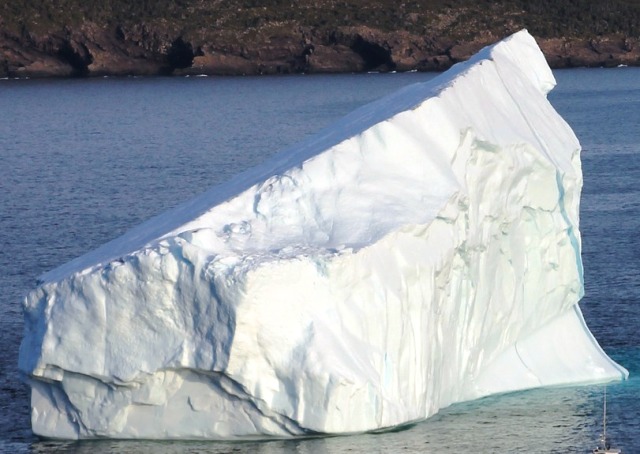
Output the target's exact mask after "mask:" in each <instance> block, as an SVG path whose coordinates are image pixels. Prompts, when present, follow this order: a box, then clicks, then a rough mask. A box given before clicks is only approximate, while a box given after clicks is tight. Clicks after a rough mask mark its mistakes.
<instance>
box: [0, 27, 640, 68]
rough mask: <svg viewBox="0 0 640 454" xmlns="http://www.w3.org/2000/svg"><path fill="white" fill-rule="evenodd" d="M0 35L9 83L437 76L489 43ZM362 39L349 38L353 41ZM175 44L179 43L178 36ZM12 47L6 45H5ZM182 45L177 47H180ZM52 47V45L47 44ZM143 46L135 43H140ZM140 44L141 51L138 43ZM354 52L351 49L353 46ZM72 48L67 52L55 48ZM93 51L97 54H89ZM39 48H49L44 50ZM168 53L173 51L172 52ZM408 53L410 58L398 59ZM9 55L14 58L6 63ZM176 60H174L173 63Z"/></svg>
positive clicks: (565, 44)
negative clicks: (234, 45)
mask: <svg viewBox="0 0 640 454" xmlns="http://www.w3.org/2000/svg"><path fill="white" fill-rule="evenodd" d="M2 37H3V35H0V50H3V52H4V55H5V56H4V60H3V59H2V58H1V56H0V79H7V78H9V79H13V78H20V79H24V78H31V79H35V78H85V77H91V78H93V77H104V76H107V77H120V76H191V77H196V76H243V75H245V76H246V75H263V74H264V75H275V74H318V73H323V74H324V73H335V74H345V73H368V72H382V73H386V72H394V71H395V72H408V71H417V72H432V71H435V72H441V71H444V70H447V69H448V68H450V67H451V66H452V65H454V64H455V63H457V62H460V61H464V60H466V59H467V58H468V57H469V56H470V55H472V54H473V53H475V52H477V51H478V50H479V49H480V48H482V47H484V46H485V45H488V44H490V43H491V42H492V41H491V42H485V41H484V40H476V41H472V42H467V43H464V42H463V43H458V44H455V45H450V46H443V47H442V48H435V49H432V50H431V52H423V53H422V54H419V53H418V52H417V51H415V50H414V51H413V52H409V51H408V50H407V49H410V48H411V43H410V42H408V41H403V42H400V41H398V42H397V43H396V45H395V46H394V47H391V46H389V47H388V49H386V50H385V52H382V51H381V50H380V49H383V47H382V45H380V44H379V43H378V41H382V42H385V43H388V42H389V39H388V38H389V34H386V35H385V36H382V37H381V38H380V39H376V36H375V34H374V35H373V36H372V37H370V41H369V44H368V45H367V46H364V45H363V46H364V47H363V48H358V47H357V46H356V45H354V46H352V47H351V48H350V47H346V46H343V45H338V44H335V45H326V44H323V43H318V44H314V43H313V42H310V43H309V44H307V45H306V47H305V46H297V47H295V46H293V47H292V46H289V45H287V43H289V44H290V42H291V41H294V38H297V37H295V36H291V37H289V39H288V40H286V41H285V43H284V44H282V45H281V46H280V47H274V46H273V45H272V44H271V43H268V47H269V49H268V50H269V53H266V52H265V50H264V48H263V47H264V45H266V44H264V45H263V44H262V43H257V44H256V46H257V47H256V48H254V49H253V50H251V51H249V50H243V51H242V52H244V53H245V55H244V56H243V55H241V54H242V52H240V53H238V52H235V51H234V50H233V49H230V50H228V51H225V52H222V51H206V52H205V51H204V50H203V49H202V48H197V49H196V50H194V49H193V45H192V44H183V45H182V47H183V49H182V52H183V54H181V56H180V57H176V56H175V55H174V56H173V57H171V55H172V54H171V52H172V51H171V49H175V47H176V44H175V41H174V44H173V45H171V46H166V48H167V49H168V50H167V52H165V53H164V54H163V53H154V52H151V53H147V54H144V53H142V52H139V53H136V52H135V50H136V49H135V47H134V48H128V49H127V52H124V51H123V49H122V48H121V45H120V43H118V44H114V45H113V46H112V47H108V46H105V45H104V44H97V43H95V42H94V43H91V42H83V41H79V40H73V39H69V40H60V37H57V36H55V35H49V36H46V37H44V38H41V39H43V40H44V41H43V42H39V44H38V42H34V41H33V40H27V41H20V40H16V39H7V37H6V34H5V35H4V40H3V39H2ZM358 37H360V38H361V34H358V33H356V38H354V40H356V41H357V39H358ZM178 39H179V40H181V38H178ZM7 42H8V44H10V45H12V46H13V47H8V44H7ZM183 43H184V42H183ZM538 43H539V45H540V47H541V49H542V51H543V53H544V54H545V57H546V58H547V62H548V63H549V66H551V68H553V69H560V68H579V67H618V66H640V44H639V43H638V40H637V39H629V38H625V37H620V36H612V37H599V38H598V39H571V40H569V39H558V38H555V39H539V40H538ZM54 44H55V45H54ZM139 45H140V46H142V45H141V44H139ZM142 47H144V46H142ZM353 47H355V49H354V48H353ZM61 48H66V49H71V50H69V51H68V52H67V53H65V52H62V51H61V50H60V49H61ZM98 48H99V49H100V51H99V52H97V51H95V50H93V49H98ZM42 49H49V50H48V51H45V50H42ZM173 52H174V53H175V52H177V51H175V50H174V51H173ZM407 53H412V54H413V57H414V58H413V59H412V60H407V59H402V58H398V57H397V55H402V54H407ZM7 55H10V56H11V55H12V56H13V59H9V58H7ZM176 60H177V61H176Z"/></svg>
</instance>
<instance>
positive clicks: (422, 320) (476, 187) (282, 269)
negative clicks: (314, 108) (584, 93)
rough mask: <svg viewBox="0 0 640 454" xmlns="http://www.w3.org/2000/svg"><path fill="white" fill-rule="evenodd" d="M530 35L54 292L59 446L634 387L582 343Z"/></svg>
mask: <svg viewBox="0 0 640 454" xmlns="http://www.w3.org/2000/svg"><path fill="white" fill-rule="evenodd" d="M554 85H555V80H554V79H553V75H552V73H551V71H550V70H549V68H548V66H547V65H546V62H545V60H544V57H543V56H542V54H541V52H540V51H539V49H538V48H537V45H536V44H535V41H534V40H533V38H531V36H529V35H528V34H527V33H526V32H525V31H523V32H520V33H517V34H516V35H513V36H512V37H510V38H508V39H506V40H504V41H502V42H500V43H498V44H496V45H494V46H491V47H489V48H486V49H485V50H483V51H481V52H480V53H479V54H478V55H476V56H475V57H474V58H472V59H471V60H470V61H469V62H466V63H464V64H460V65H458V66H456V67H455V68H453V69H452V70H451V71H449V72H447V73H444V74H443V75H441V76H440V77H438V78H436V79H434V80H432V81H430V82H428V83H424V84H417V85H413V86H410V87H407V88H405V89H403V90H400V91H399V92H398V93H396V94H393V95H390V96H388V97H386V98H383V99H381V100H380V101H377V102H375V103H373V104H370V105H368V106H365V107H363V108H361V109H359V110H357V111H355V112H354V113H353V114H351V115H349V116H347V117H345V118H344V119H343V120H341V121H340V122H338V123H337V124H336V125H334V126H333V127H331V128H328V129H326V130H324V131H322V132H321V133H319V134H318V135H317V136H315V137H314V138H312V139H310V140H308V141H307V142H304V143H303V144H301V145H299V146H297V147H293V148H291V149H290V150H287V151H285V152H283V153H281V154H280V155H278V156H277V157H276V158H274V159H272V160H270V161H269V162H267V163H265V164H264V165H262V166H260V167H258V168H255V169H252V170H250V171H248V172H245V173H244V174H242V175H240V176H238V177H236V178H235V179H234V180H232V181H230V182H229V183H227V184H226V185H222V186H218V187H215V188H212V189H211V190H210V191H208V192H206V193H205V194H203V195H201V196H199V197H197V198H195V199H193V200H192V201H189V202H187V203H185V204H183V205H180V206H179V207H177V208H176V209H174V210H171V211H169V212H167V213H165V214H163V215H160V216H158V217H156V218H154V219H151V220H150V221H147V222H146V223H144V224H142V225H141V226H139V227H137V228H135V229H133V230H131V231H130V232H128V233H126V234H125V235H124V236H122V237H121V238H118V239H116V240H114V241H112V242H110V243H107V244H106V245H105V246H103V247H101V248H99V249H97V250H96V251H94V252H92V253H89V254H87V255H85V256H83V257H80V258H78V259H76V260H74V261H71V262H69V263H68V264H66V265H63V266H61V267H59V268H57V269H55V270H52V271H50V272H49V273H47V274H45V275H44V276H42V285H40V287H38V288H37V289H35V290H33V291H32V292H31V293H30V294H29V295H28V296H27V299H26V303H25V336H24V340H23V342H22V346H21V350H20V368H21V370H22V371H24V372H25V373H26V374H27V375H28V376H29V382H30V384H31V386H32V402H31V406H32V426H33V430H34V432H35V433H36V434H38V435H42V436H47V437H57V438H92V437H117V438H209V439H224V438H234V437H252V436H296V435H305V434H309V433H351V432H360V431H368V430H376V429H380V428H388V427H394V426H397V425H400V424H405V423H407V422H411V421H415V420H420V419H424V418H427V417H429V416H431V415H433V414H434V413H436V412H437V411H438V410H439V409H441V408H443V407H446V406H448V405H450V404H452V403H454V402H460V401H464V400H470V399H475V398H478V397H481V396H485V395H489V394H493V393H500V392H506V391H513V390H518V389H525V388H531V387H536V386H552V385H560V384H571V383H588V382H597V381H607V380H613V379H621V378H625V377H626V376H627V372H626V371H625V370H624V369H623V368H621V367H620V366H618V365H617V364H615V363H614V362H612V361H611V360H610V359H609V358H608V357H607V356H606V355H605V354H604V352H603V351H602V350H601V349H600V347H599V346H598V344H597V342H596V341H595V339H594V338H593V337H592V335H591V334H590V332H589V331H588V329H587V327H586V325H585V323H584V320H583V318H582V315H581V313H580V309H579V307H578V305H577V303H578V301H579V300H580V298H581V296H582V292H583V282H582V264H581V258H580V233H579V230H578V204H579V196H580V188H581V184H582V177H581V170H580V160H579V152H580V146H579V143H578V141H577V139H576V137H575V135H574V134H573V132H572V131H571V129H570V128H569V126H568V125H567V124H566V123H565V122H564V121H563V120H562V119H561V118H560V116H559V115H558V114H557V113H556V112H555V110H554V109H553V108H552V106H551V105H550V104H549V103H548V101H547V99H546V94H547V92H548V91H549V90H550V89H551V88H552V87H553V86H554Z"/></svg>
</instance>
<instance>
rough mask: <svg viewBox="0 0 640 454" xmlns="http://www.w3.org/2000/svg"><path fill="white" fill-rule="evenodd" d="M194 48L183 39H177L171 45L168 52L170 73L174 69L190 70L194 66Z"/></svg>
mask: <svg viewBox="0 0 640 454" xmlns="http://www.w3.org/2000/svg"><path fill="white" fill-rule="evenodd" d="M194 57H195V54H194V52H193V46H192V45H191V43H188V42H185V41H184V40H183V39H182V37H179V38H177V39H176V40H174V41H173V43H171V47H170V48H169V51H168V52H167V63H168V64H169V72H171V71H173V70H174V69H184V68H189V67H191V65H193V58H194Z"/></svg>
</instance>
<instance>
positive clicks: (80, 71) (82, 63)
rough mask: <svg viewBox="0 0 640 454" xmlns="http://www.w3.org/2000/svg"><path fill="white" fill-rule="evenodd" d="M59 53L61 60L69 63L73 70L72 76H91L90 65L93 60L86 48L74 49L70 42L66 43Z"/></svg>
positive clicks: (62, 45)
mask: <svg viewBox="0 0 640 454" xmlns="http://www.w3.org/2000/svg"><path fill="white" fill-rule="evenodd" d="M57 53H58V57H59V58H60V60H62V61H63V62H66V63H68V64H69V65H70V66H71V67H72V68H73V72H72V74H71V75H72V76H86V75H88V74H89V65H90V64H91V63H92V61H93V59H92V58H91V55H90V53H89V52H88V50H87V48H86V47H84V46H81V47H80V48H74V47H73V46H72V45H71V43H70V42H69V41H64V42H63V43H62V44H61V45H60V47H59V49H58V52H57Z"/></svg>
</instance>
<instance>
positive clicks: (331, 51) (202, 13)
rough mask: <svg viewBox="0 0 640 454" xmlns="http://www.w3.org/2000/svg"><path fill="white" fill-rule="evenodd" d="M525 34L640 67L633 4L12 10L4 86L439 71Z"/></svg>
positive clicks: (154, 2)
mask: <svg viewBox="0 0 640 454" xmlns="http://www.w3.org/2000/svg"><path fill="white" fill-rule="evenodd" d="M522 28H527V29H528V30H529V31H530V32H531V34H533V35H534V36H535V37H536V39H537V40H538V42H539V44H540V46H541V47H542V49H543V51H544V53H545V56H546V57H547V60H548V61H549V63H550V65H551V66H552V67H555V68H558V67H571V66H616V65H619V64H627V65H638V64H640V2H637V1H633V0H609V1H607V2H601V1H596V0H567V1H563V2H556V1H554V0H533V1H526V0H502V1H500V0H499V1H486V0H481V1H472V0H407V1H404V2H401V3H399V4H398V3H397V2H392V1H390V0H378V1H366V0H349V1H339V0H314V1H311V2H296V3H293V2H290V1H285V0H272V1H269V2H267V1H264V0H231V1H222V0H140V1H137V2H130V1H128V0H104V1H102V2H99V3H94V2H84V1H82V0H14V1H11V2H4V3H3V4H0V77H46V76H99V75H131V74H136V75H147V74H176V75H180V74H275V73H295V72H308V73H311V72H358V71H373V70H376V71H390V70H398V71H407V70H414V69H415V70H419V71H427V70H443V69H446V68H448V67H449V66H451V65H452V64H454V63H456V62H458V61H461V60H465V59H466V58H468V57H469V56H470V55H471V54H473V53H474V52H476V51H477V50H478V49H479V48H481V47H483V46H484V45H486V44H488V43H491V42H494V41H497V40H499V39H501V38H503V37H504V36H507V35H509V34H511V33H513V32H515V31H517V30H519V29H522Z"/></svg>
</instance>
